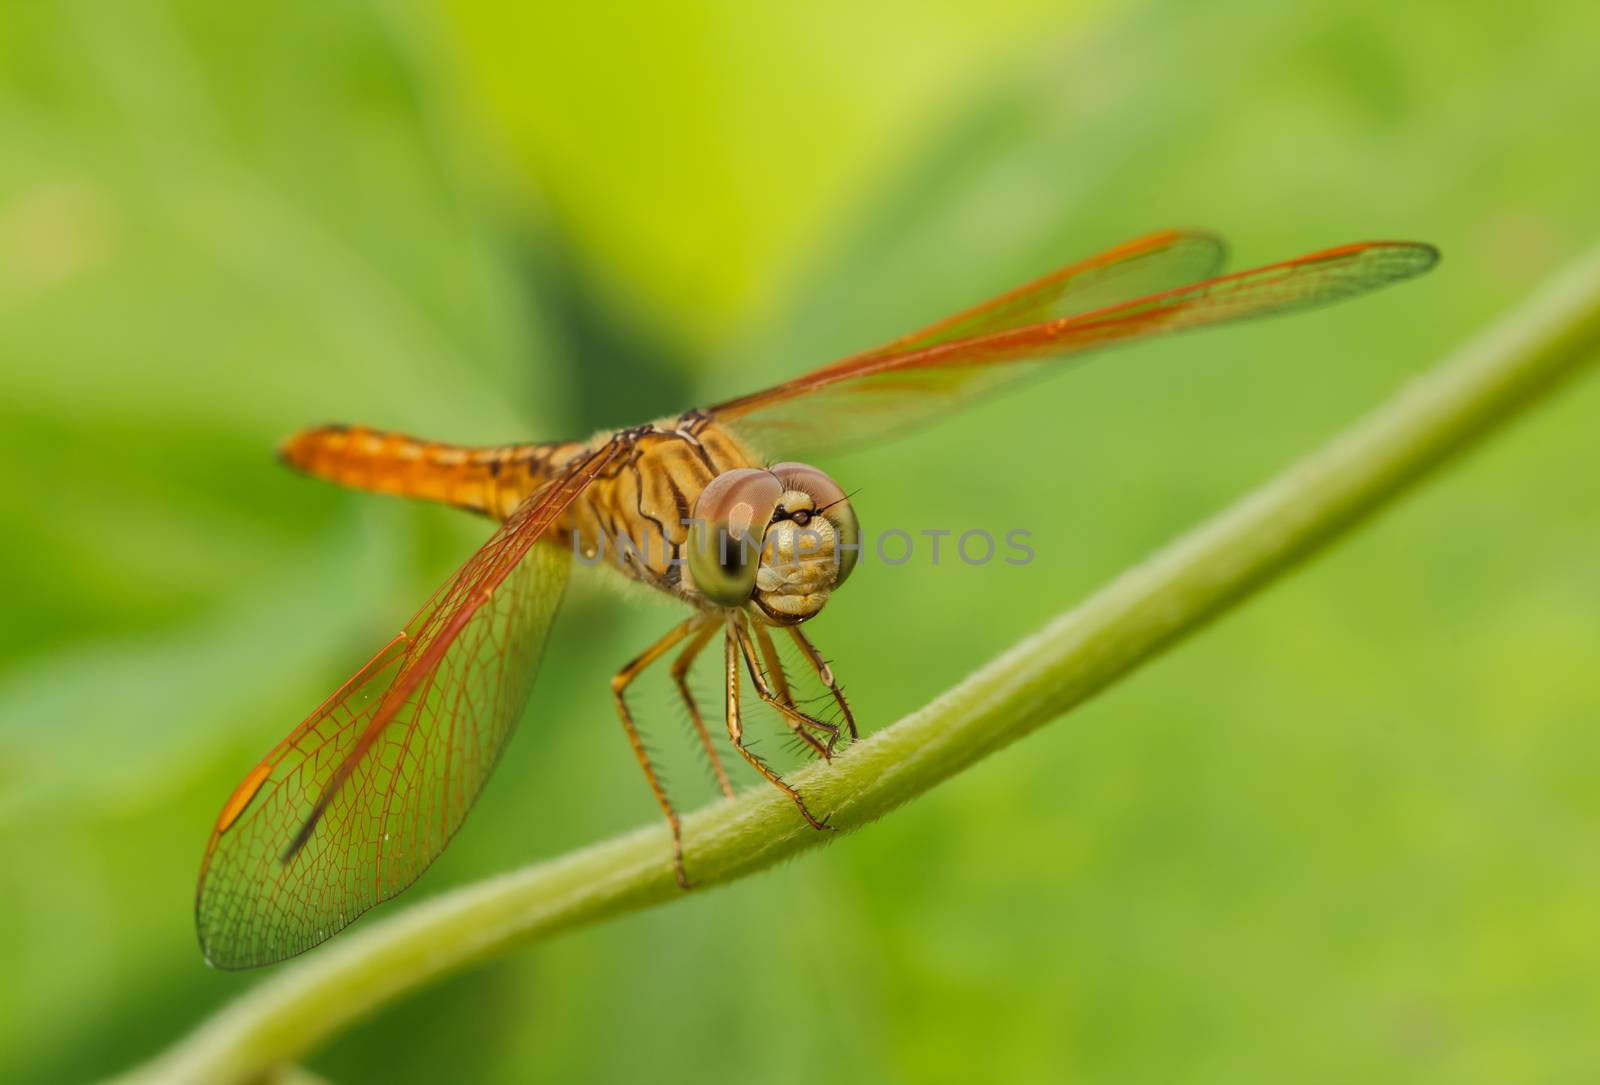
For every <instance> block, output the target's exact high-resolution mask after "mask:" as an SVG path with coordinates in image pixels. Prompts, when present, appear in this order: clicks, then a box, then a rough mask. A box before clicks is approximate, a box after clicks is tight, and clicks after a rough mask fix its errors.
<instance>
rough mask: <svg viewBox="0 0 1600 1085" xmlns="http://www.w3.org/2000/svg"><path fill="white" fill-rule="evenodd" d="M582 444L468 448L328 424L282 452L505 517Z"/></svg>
mask: <svg viewBox="0 0 1600 1085" xmlns="http://www.w3.org/2000/svg"><path fill="white" fill-rule="evenodd" d="M582 450H583V445H581V444H578V443H576V442H559V443H551V444H521V445H499V446H495V447H490V448H468V447H463V446H461V445H452V444H444V443H442V442H439V441H425V440H422V439H420V438H417V437H409V436H407V435H405V434H403V433H390V432H386V431H384V430H377V429H371V428H369V427H367V426H343V425H328V426H315V427H313V428H311V429H305V430H301V431H300V432H299V433H296V434H295V435H294V436H292V437H290V438H289V439H288V440H286V441H284V442H283V444H282V445H280V446H279V449H278V454H279V457H280V458H281V459H282V460H283V462H284V463H286V464H288V465H289V466H291V467H293V468H295V469H296V470H298V471H303V472H305V473H306V474H308V475H314V476H316V477H317V478H322V479H326V480H328V481H329V482H334V483H338V484H339V485H341V486H349V487H351V488H352V489H357V490H370V491H372V492H374V493H384V494H397V495H399V496H401V497H415V498H421V499H423V500H427V501H441V502H444V503H445V504H448V505H455V506H456V507H458V508H462V509H467V510H469V511H471V512H478V513H483V514H484V515H486V516H492V517H494V518H495V519H497V520H502V519H504V518H505V517H506V516H507V515H509V514H510V512H511V510H512V509H514V508H516V506H517V505H518V504H519V503H520V502H521V501H522V499H523V498H525V497H527V496H528V495H529V494H531V493H533V492H534V491H535V490H537V489H538V488H539V487H540V486H542V485H544V484H545V483H546V482H548V481H550V480H551V479H552V478H554V477H555V476H556V475H557V474H559V473H560V470H561V468H562V467H564V466H565V465H566V464H567V463H568V462H569V461H570V460H571V458H572V457H573V456H574V455H576V454H577V453H579V452H581V451H582Z"/></svg>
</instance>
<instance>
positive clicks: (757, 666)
mask: <svg viewBox="0 0 1600 1085" xmlns="http://www.w3.org/2000/svg"><path fill="white" fill-rule="evenodd" d="M734 629H735V635H736V636H737V637H738V638H739V651H740V653H741V654H742V655H743V656H744V662H745V667H746V669H748V670H749V671H750V681H752V682H754V683H755V687H756V696H758V697H760V698H761V699H762V700H763V701H765V702H766V703H767V704H769V705H771V706H772V707H773V708H775V709H777V710H778V712H779V713H780V714H781V715H782V716H783V721H784V722H785V723H786V724H788V725H789V730H791V731H793V732H794V733H795V735H796V736H798V737H799V739H800V740H801V741H802V742H804V743H805V744H806V745H807V746H810V747H811V750H812V752H813V753H815V754H816V755H817V756H818V757H821V758H822V759H823V760H827V759H828V758H830V757H831V756H832V755H833V743H834V741H835V740H836V739H837V738H838V737H839V729H838V728H837V727H835V726H834V725H833V724H831V723H824V722H823V721H822V720H819V719H814V718H813V717H811V716H808V715H806V714H805V713H804V712H801V711H800V710H799V709H798V708H796V707H794V701H793V699H792V698H790V697H789V684H788V681H787V680H785V681H784V683H783V686H782V690H783V692H782V696H781V699H780V697H779V695H778V694H776V693H774V691H773V687H772V686H770V685H768V684H767V678H766V676H765V675H763V674H762V672H761V663H760V661H758V660H757V659H756V652H755V646H754V645H753V644H752V643H751V640H750V634H749V632H748V631H747V630H746V629H745V628H744V626H742V625H737V626H735V627H734ZM756 635H757V636H759V637H763V638H765V640H766V645H767V646H768V647H771V646H772V638H771V637H768V636H767V635H766V630H764V629H762V628H761V627H760V626H757V627H756ZM767 658H768V660H769V661H774V665H775V666H776V664H775V661H776V660H777V658H778V650H777V649H776V648H772V651H771V652H770V653H769V654H768V656H767ZM776 669H777V670H778V671H779V672H781V671H782V669H783V668H782V667H781V666H777V667H776ZM808 728H810V729H814V730H818V731H821V732H823V733H824V734H826V735H827V736H828V742H827V743H826V744H824V743H822V742H821V741H820V740H818V738H817V737H816V736H815V735H813V734H812V733H811V731H810V730H808Z"/></svg>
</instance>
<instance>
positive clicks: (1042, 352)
mask: <svg viewBox="0 0 1600 1085" xmlns="http://www.w3.org/2000/svg"><path fill="white" fill-rule="evenodd" d="M1437 260H1438V252H1437V251H1436V250H1435V249H1434V248H1433V247H1432V246H1429V245H1422V244H1417V243H1414V242H1404V241H1395V242H1391V241H1376V242H1364V243H1360V244H1354V245H1343V246H1340V247H1338V248H1334V249H1326V250H1324V251H1322V252H1316V253H1311V254H1309V255H1307V256H1302V257H1299V258H1297V259H1294V260H1286V261H1284V262H1282V263H1278V264H1269V265H1267V266H1265V267H1259V268H1254V269H1252V270H1249V271H1241V272H1237V273H1235V274H1232V275H1223V276H1220V277H1217V278H1212V279H1207V280H1205V281H1203V282H1198V283H1193V284H1191V285H1187V286H1178V287H1174V288H1172V289H1168V290H1164V291H1160V292H1158V293H1154V294H1150V295H1148V296H1145V297H1138V298H1134V299H1132V300H1127V301H1121V302H1117V303H1114V304H1109V305H1105V306H1102V307H1100V308H1095V309H1091V310H1088V311H1086V312H1080V313H1078V314H1076V315H1072V316H1064V317H1056V318H1054V319H1048V320H1044V321H1042V322H1039V323H1034V324H1029V325H1025V326H1021V327H1014V326H1010V321H1009V316H1010V314H1012V313H1015V312H1024V311H1028V310H1026V309H1025V308H1023V307H1022V298H1023V295H1021V294H1019V295H1016V296H1015V297H1016V300H1014V301H1012V302H1006V301H1005V299H1006V298H1008V297H1013V295H1003V296H1002V298H1001V299H997V300H996V302H992V303H990V306H989V307H979V309H977V310H971V311H969V314H963V315H961V316H958V317H954V318H952V319H951V321H950V322H946V323H945V324H939V325H934V326H933V327H932V328H930V329H927V330H925V331H924V332H919V333H916V336H912V337H908V339H907V341H911V340H916V341H917V343H918V345H917V346H915V347H913V348H912V349H909V350H900V349H896V345H895V344H891V345H890V347H887V348H880V349H879V350H877V351H870V352H868V353H866V354H861V355H856V356H855V357H852V358H847V359H845V360H844V361H842V362H837V363H834V364H833V365H830V366H825V367H824V368H822V369H818V370H815V371H814V372H811V373H808V374H806V375H805V376H802V377H797V378H795V379H794V380H791V381H787V382H785V383H783V384H780V385H777V386H776V387H773V388H769V389H767V390H766V391H764V392H757V393H754V394H753V395H748V396H742V397H740V398H738V399H733V400H729V401H727V402H725V403H721V404H718V405H716V406H715V407H712V408H710V409H709V413H710V414H711V416H712V417H713V418H715V419H716V420H717V421H718V422H721V423H723V424H725V425H727V426H729V427H730V428H731V429H733V430H734V431H735V432H737V433H738V434H739V435H740V436H742V437H743V438H744V439H746V440H747V441H749V442H750V443H751V444H752V445H754V446H755V447H757V448H760V449H762V450H765V451H770V452H774V453H780V452H781V453H782V454H784V455H793V454H796V453H799V452H801V451H802V450H807V451H816V450H825V449H831V448H838V447H844V446H849V445H855V444H859V443H863V442H865V441H869V440H872V439H875V438H878V437H882V436H885V435H888V434H891V433H894V432H897V431H899V430H902V429H906V428H909V427H912V426H915V425H918V424H921V423H923V422H925V421H927V420H929V419H930V418H931V417H934V416H936V415H938V414H940V413H942V412H944V411H947V410H950V409H953V408H954V407H956V406H959V405H963V404H966V403H969V402H971V401H972V400H974V399H975V398H977V397H978V396H981V395H983V394H985V393H987V392H989V391H992V390H994V389H996V388H999V387H1003V386H1005V385H1008V384H1011V383H1013V382H1015V381H1019V380H1023V379H1026V378H1028V377H1030V376H1034V375H1037V374H1039V373H1041V372H1042V371H1045V370H1047V369H1049V368H1051V367H1053V366H1055V365H1056V364H1057V363H1058V362H1059V361H1061V360H1062V359H1066V358H1071V357H1075V356H1077V355H1080V354H1083V353H1085V352H1087V351H1092V350H1097V349H1100V348H1103V347H1107V346H1111V345H1113V344H1116V343H1125V342H1134V341H1138V340H1142V339H1148V338H1151V337H1153V336H1157V335H1165V334H1169V333H1171V332H1177V331H1184V330H1187V329H1190V328H1202V327H1209V326H1211V325H1214V324H1223V323H1228V322H1231V321H1235V320H1244V319H1247V318H1251V317H1258V316H1267V315H1271V314H1278V313H1288V312H1294V311H1297V310H1301V309H1309V308H1312V307H1313V306H1317V305H1325V304H1328V303H1330V302H1334V301H1339V300H1342V299H1344V298H1350V297H1354V296H1356V295H1358V294H1364V293H1366V292H1367V291H1369V290H1374V289H1376V288H1378V287H1380V286H1384V285H1387V284H1389V283H1393V282H1399V281H1401V280H1403V279H1409V278H1411V277H1413V276H1416V275H1420V274H1422V273H1423V272H1425V271H1427V270H1428V269H1429V268H1430V267H1432V266H1433V265H1434V263H1435V262H1436V261H1437ZM1045 281H1049V280H1041V282H1045ZM1027 289H1028V288H1024V290H1025V291H1026V290H1027ZM1085 296H1086V297H1088V296H1091V295H1085ZM1073 297H1074V295H1072V294H1071V293H1066V294H1063V295H1062V297H1061V298H1060V299H1059V300H1058V301H1056V302H1054V303H1053V304H1055V305H1063V304H1066V303H1067V302H1068V301H1069V300H1071V299H1072V298H1073ZM991 308H992V311H993V312H1002V311H1003V312H1005V313H1006V314H1007V319H1004V320H1003V321H1002V323H1003V325H1004V326H1003V327H1002V328H1001V330H998V331H987V332H983V333H981V334H976V335H972V336H970V337H968V338H961V339H956V340H953V341H946V340H945V339H944V338H942V337H943V336H944V335H945V334H946V332H947V331H948V330H949V329H950V328H956V329H959V330H960V331H965V330H967V329H969V328H971V327H973V326H974V325H973V323H972V320H973V319H974V317H973V316H972V315H971V314H977V313H980V312H981V311H985V310H989V309H991ZM947 325H948V328H947ZM918 337H925V338H922V339H919V338H918Z"/></svg>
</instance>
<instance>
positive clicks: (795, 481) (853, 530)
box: [772, 463, 861, 588]
mask: <svg viewBox="0 0 1600 1085" xmlns="http://www.w3.org/2000/svg"><path fill="white" fill-rule="evenodd" d="M772 473H773V474H774V475H777V476H778V480H779V481H780V482H782V483H783V488H784V490H785V491H788V490H799V491H801V492H802V493H806V494H809V495H811V500H812V502H813V506H812V508H811V509H810V510H809V511H808V512H807V513H805V515H806V517H807V518H808V519H809V518H810V517H814V516H818V515H820V516H824V517H826V518H827V519H828V522H829V523H830V524H832V525H833V532H834V537H835V539H836V540H837V542H836V546H835V549H836V550H837V555H838V556H837V560H838V563H839V568H838V572H837V574H836V575H835V577H834V581H833V586H834V587H835V588H837V587H838V586H839V585H840V584H843V583H844V582H845V578H847V577H848V576H849V575H850V572H851V570H852V569H854V568H855V567H856V558H857V557H858V556H860V554H861V524H860V522H859V521H858V520H857V519H856V510H855V509H854V508H852V507H851V505H850V499H849V498H848V497H846V496H845V493H844V490H843V489H842V488H841V487H840V486H839V484H838V483H837V482H835V481H833V479H831V478H829V477H828V475H826V474H825V473H823V472H822V471H820V470H818V469H817V468H815V467H812V466H811V465H810V464H808V463H778V464H773V466H772ZM795 520H796V521H799V520H800V517H799V516H798V515H796V516H795Z"/></svg>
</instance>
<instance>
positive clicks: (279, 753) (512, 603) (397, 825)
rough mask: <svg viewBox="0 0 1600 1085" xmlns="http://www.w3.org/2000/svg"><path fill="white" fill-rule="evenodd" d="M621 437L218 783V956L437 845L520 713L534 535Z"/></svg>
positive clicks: (320, 914)
mask: <svg viewBox="0 0 1600 1085" xmlns="http://www.w3.org/2000/svg"><path fill="white" fill-rule="evenodd" d="M619 449H620V444H619V442H615V441H613V442H611V443H608V444H606V445H605V446H603V447H601V448H600V449H598V450H597V451H595V452H594V453H593V454H592V455H590V456H589V457H587V458H586V459H585V460H584V461H582V462H581V463H579V464H578V465H577V466H576V467H574V468H573V469H571V470H569V471H568V472H567V473H566V474H564V475H562V476H561V477H559V478H557V479H555V480H554V481H553V482H551V483H550V484H549V485H548V486H546V487H544V488H543V489H541V490H540V491H538V492H537V493H535V494H534V495H533V496H532V497H529V498H528V499H527V500H526V501H524V502H523V503H522V504H521V505H520V506H518V507H517V509H516V510H515V511H513V512H512V514H511V516H510V517H508V518H507V519H506V521H505V522H504V523H503V524H502V525H501V526H500V528H499V529H498V530H497V531H496V532H495V533H494V535H493V536H491V537H490V539H489V541H488V542H487V543H485V544H484V545H483V547H482V548H481V549H479V550H478V552H477V553H476V554H474V555H473V556H472V557H471V558H470V559H469V560H468V561H467V562H466V564H464V565H463V566H462V567H461V568H460V569H459V570H457V571H456V573H455V574H454V575H453V576H452V577H451V578H450V579H449V580H448V581H447V582H446V583H445V584H444V586H443V587H441V588H440V589H439V591H438V592H436V593H435V594H434V596H433V598H432V599H430V600H429V601H428V603H427V604H426V605H425V606H424V607H423V608H422V609H421V610H420V611H418V612H417V614H416V616H415V617H414V618H413V619H412V620H411V622H410V624H409V625H407V626H406V628H405V629H403V630H402V631H401V632H400V633H399V635H397V636H396V637H395V638H394V639H393V640H391V641H390V642H389V643H388V644H387V645H385V646H384V648H383V650H382V651H380V652H379V653H378V654H377V655H375V656H373V657H372V660H371V661H370V662H368V663H367V665H366V666H364V667H362V668H361V670H360V671H358V672H356V674H355V675H354V676H353V677H352V678H351V679H350V680H349V681H348V682H346V683H345V684H344V685H343V686H342V687H340V689H339V690H338V692H336V693H335V694H334V695H333V696H332V697H330V698H329V699H328V700H327V702H325V703H324V704H323V705H322V706H321V707H320V708H318V709H317V710H316V711H315V712H313V713H312V714H311V715H310V717H309V718H307V719H306V721H305V722H304V723H302V724H300V726H299V727H297V728H295V730H294V732H293V733H292V734H290V735H289V737H288V738H286V739H284V740H283V742H282V743H280V744H279V745H278V747H277V749H275V750H273V751H272V753H271V754H270V755H268V757H267V758H266V759H265V760H264V761H262V762H261V764H259V765H258V766H256V768H255V769H254V770H253V771H252V772H251V773H250V774H249V776H247V777H246V778H245V780H244V782H243V783H242V784H240V785H239V787H238V789H237V790H236V791H235V792H234V794H233V795H232V797H230V798H229V799H228V801H227V803H226V804H225V805H224V806H223V809H222V813H221V815H220V816H219V817H218V819H217V825H216V828H215V830H214V831H213V832H212V835H211V841H210V843H209V844H208V845H207V847H206V856H205V861H204V863H203V864H202V866H201V869H200V884H199V888H198V889H197V891H196V895H195V920H196V925H197V928H198V931H199V935H200V946H201V949H202V950H203V951H204V953H205V955H206V959H207V960H208V961H210V962H211V963H212V964H213V965H214V966H216V967H218V968H225V969H236V968H250V967H254V966H256V965H262V964H270V963H272V962H274V961H278V960H282V959H283V958H285V957H291V956H294V955H295V954H297V953H301V952H303V951H305V950H307V949H310V948H311V947H312V946H315V945H317V944H318V943H319V942H322V941H324V940H325V939H327V938H330V937H332V936H333V935H334V934H335V933H336V932H338V931H339V930H340V929H342V928H343V927H345V926H347V925H348V924H349V923H351V922H352V921H354V920H355V918H356V917H357V916H359V915H360V914H361V913H363V912H365V911H366V910H367V909H368V908H371V907H372V906H373V905H375V904H379V903H381V902H382V901H385V900H387V899H389V898H390V897H392V896H394V895H395V894H396V893H399V892H400V891H401V890H403V889H405V888H406V887H407V886H409V885H410V884H411V883H412V882H414V881H416V879H417V878H418V877H419V876H420V875H421V874H422V872H423V871H424V870H426V869H427V867H428V865H429V864H430V863H432V862H433V860H434V859H435V858H437V856H438V855H439V853H440V852H441V851H443V850H444V847H445V845H446V844H447V843H448V842H449V840H450V838H451V836H453V835H454V833H455V831H456V829H457V828H459V827H460V825H461V822H462V820H463V819H464V818H465V817H466V815H467V811H468V810H469V809H470V808H471V806H472V804H473V801H474V800H475V799H476V798H477V796H478V793H479V791H480V790H481V789H482V787H483V785H484V782H485V781H486V780H487V779H488V776H489V773H490V772H491V771H492V770H493V769H494V766H495V763H496V761H497V760H498V759H499V756H500V752H501V750H503V749H504V747H505V744H506V741H507V740H508V739H509V738H510V736H511V732H512V730H513V729H514V728H515V725H516V722H517V719H518V717H519V716H520V715H521V714H522V711H523V708H524V706H525V705H526V703H527V700H528V696H529V693H530V692H531V690H532V685H533V679H534V674H535V672H536V671H537V669H538V664H539V659H540V656H541V655H542V654H543V649H544V644H545V640H546V637H547V635H548V633H549V629H550V623H551V621H552V619H553V618H554V616H555V611H556V608H557V607H558V606H559V604H560V599H561V595H562V591H563V588H564V586H565V582H566V571H567V562H566V560H565V558H566V555H565V554H563V553H561V552H560V550H559V549H558V548H556V547H540V548H538V550H536V551H535V550H534V543H535V542H537V541H538V540H539V538H540V536H542V535H543V534H544V533H545V532H546V531H547V530H548V529H549V527H550V525H551V524H552V523H553V522H554V521H555V519H556V518H557V517H558V516H559V515H560V513H561V512H562V510H564V509H565V508H566V507H567V505H569V504H570V503H571V502H572V501H573V499H574V498H576V497H577V496H578V494H579V493H581V492H582V491H583V489H584V488H585V487H586V486H587V485H588V484H589V483H590V482H591V481H592V480H593V479H594V478H595V476H596V475H597V474H598V473H599V472H600V471H601V469H602V468H604V467H605V465H606V464H607V463H608V462H610V460H611V459H612V458H613V457H614V456H615V455H616V454H617V452H618V451H619ZM530 551H532V553H530Z"/></svg>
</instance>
